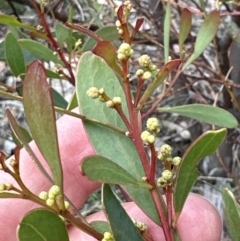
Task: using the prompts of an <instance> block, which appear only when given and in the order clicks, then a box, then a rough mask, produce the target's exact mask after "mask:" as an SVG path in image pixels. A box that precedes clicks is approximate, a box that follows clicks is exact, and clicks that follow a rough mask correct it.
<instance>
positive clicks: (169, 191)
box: [165, 186, 173, 226]
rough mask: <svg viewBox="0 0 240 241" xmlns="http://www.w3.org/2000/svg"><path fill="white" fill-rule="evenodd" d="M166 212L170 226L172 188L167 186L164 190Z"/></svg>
mask: <svg viewBox="0 0 240 241" xmlns="http://www.w3.org/2000/svg"><path fill="white" fill-rule="evenodd" d="M165 195H166V202H167V210H168V224H169V225H170V226H171V225H172V217H173V216H172V207H173V206H172V186H167V187H166V188H165Z"/></svg>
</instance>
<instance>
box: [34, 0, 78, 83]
mask: <svg viewBox="0 0 240 241" xmlns="http://www.w3.org/2000/svg"><path fill="white" fill-rule="evenodd" d="M32 4H33V6H34V8H35V10H36V11H37V13H38V15H39V17H40V19H41V21H42V25H43V27H44V29H45V31H46V34H47V37H48V40H49V41H50V43H51V44H52V46H53V48H54V49H55V51H56V52H57V53H58V55H59V57H60V59H61V60H62V61H63V63H64V65H65V67H66V68H67V70H68V72H69V74H70V76H69V77H68V80H69V82H70V83H71V84H72V85H74V86H75V76H74V74H73V71H72V67H71V64H70V63H69V62H68V61H67V60H66V58H65V56H64V54H63V52H62V50H61V48H60V47H59V45H58V43H57V41H56V40H55V39H54V37H53V35H52V33H51V30H50V28H49V25H48V23H47V21H46V18H45V16H44V12H41V10H40V9H39V8H38V6H37V4H36V2H35V1H34V0H33V1H32Z"/></svg>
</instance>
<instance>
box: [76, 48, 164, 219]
mask: <svg viewBox="0 0 240 241" xmlns="http://www.w3.org/2000/svg"><path fill="white" fill-rule="evenodd" d="M90 73H91V74H90ZM92 86H95V87H97V88H102V87H103V88H104V89H105V91H106V93H107V94H108V95H109V96H111V97H114V96H119V97H120V98H121V99H122V108H123V111H124V112H125V113H126V116H128V114H127V113H128V112H127V105H126V101H125V95H124V92H123V89H122V86H121V84H120V82H119V80H118V78H117V77H116V75H115V74H114V72H113V71H112V70H111V69H110V67H109V66H108V65H107V64H106V62H105V61H104V60H103V59H102V58H100V57H98V56H96V55H94V54H92V53H91V52H87V53H84V54H83V55H82V57H81V59H80V61H79V64H78V67H77V82H76V91H77V98H78V102H79V107H80V113H82V114H83V115H86V116H88V117H89V118H92V119H95V120H98V121H102V122H104V123H110V124H111V125H114V126H117V127H118V128H121V129H123V130H124V129H125V130H127V128H126V126H125V124H124V123H123V121H122V120H121V118H120V117H119V116H118V114H117V113H116V111H115V110H113V109H110V108H108V107H107V106H106V104H105V103H102V102H100V101H98V100H93V99H91V98H90V97H88V96H87V94H86V92H87V90H88V89H89V88H90V87H92ZM84 126H85V129H86V131H87V134H88V136H89V138H90V140H91V142H92V144H93V146H94V148H95V150H96V152H97V154H98V155H101V156H104V157H106V158H108V159H110V160H113V161H114V162H116V164H118V165H119V166H121V167H122V168H124V169H125V170H127V171H128V172H129V173H130V174H131V175H132V176H134V177H135V178H136V179H138V180H139V179H141V178H142V177H143V176H145V173H144V170H143V167H142V163H141V161H140V158H139V156H138V153H137V151H136V148H135V146H134V144H133V142H132V141H131V139H130V138H128V137H126V136H124V135H122V134H121V133H118V132H116V131H114V130H111V129H109V128H105V127H103V126H99V125H96V124H94V123H90V122H87V121H85V122H84ZM126 190H127V192H128V193H129V194H130V195H131V196H132V198H133V199H134V201H135V202H136V203H137V204H138V205H139V206H140V207H141V208H142V209H143V210H144V212H145V213H147V215H149V216H150V217H151V218H152V219H153V220H155V222H157V223H159V222H160V221H159V218H158V215H157V212H156V208H155V205H154V202H153V200H152V197H151V194H150V192H149V190H147V189H144V188H133V187H130V186H126Z"/></svg>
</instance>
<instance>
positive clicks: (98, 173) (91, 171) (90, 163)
mask: <svg viewBox="0 0 240 241" xmlns="http://www.w3.org/2000/svg"><path fill="white" fill-rule="evenodd" d="M81 167H82V171H83V173H84V174H85V175H87V177H88V178H89V179H91V180H93V181H97V182H102V183H109V184H120V185H130V186H134V187H143V188H149V189H151V188H152V186H151V185H149V184H148V183H146V182H144V181H142V180H141V179H140V180H137V179H136V178H135V177H133V176H132V175H131V174H129V172H127V171H126V170H125V169H123V168H122V167H121V166H119V165H118V164H116V163H115V162H113V161H111V160H109V159H107V158H105V157H103V156H88V157H86V158H85V159H84V160H83V162H82V165H81Z"/></svg>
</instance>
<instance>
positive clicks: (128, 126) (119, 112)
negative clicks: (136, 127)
mask: <svg viewBox="0 0 240 241" xmlns="http://www.w3.org/2000/svg"><path fill="white" fill-rule="evenodd" d="M114 109H115V110H116V111H117V113H118V114H119V115H120V117H121V118H122V120H123V122H124V123H125V125H126V126H127V128H128V131H129V132H130V134H131V133H132V126H131V124H130V123H129V120H128V119H127V117H126V115H125V114H124V112H123V110H122V107H121V106H119V105H115V106H114Z"/></svg>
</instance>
